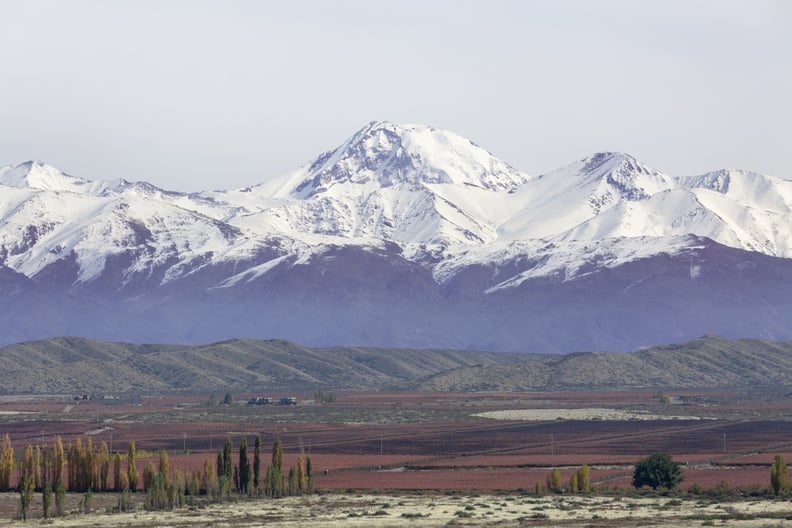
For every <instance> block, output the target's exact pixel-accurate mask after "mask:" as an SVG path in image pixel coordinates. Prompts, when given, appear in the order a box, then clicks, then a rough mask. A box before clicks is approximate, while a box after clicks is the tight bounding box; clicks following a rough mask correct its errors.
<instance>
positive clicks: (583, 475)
mask: <svg viewBox="0 0 792 528" xmlns="http://www.w3.org/2000/svg"><path fill="white" fill-rule="evenodd" d="M575 476H576V477H577V487H578V490H579V491H581V492H583V493H588V492H589V491H591V471H590V470H589V467H588V465H587V464H583V465H582V466H581V467H580V469H578V470H577V473H575Z"/></svg>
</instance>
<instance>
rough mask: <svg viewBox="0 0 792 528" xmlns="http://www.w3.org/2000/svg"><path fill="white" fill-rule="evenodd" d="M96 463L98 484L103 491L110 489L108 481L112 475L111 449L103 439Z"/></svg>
mask: <svg viewBox="0 0 792 528" xmlns="http://www.w3.org/2000/svg"><path fill="white" fill-rule="evenodd" d="M96 465H97V470H98V478H97V485H98V487H99V489H100V490H101V491H107V490H108V489H110V484H109V482H108V480H109V476H110V450H109V449H108V448H107V442H104V441H102V443H101V445H100V446H99V454H98V455H97V457H96Z"/></svg>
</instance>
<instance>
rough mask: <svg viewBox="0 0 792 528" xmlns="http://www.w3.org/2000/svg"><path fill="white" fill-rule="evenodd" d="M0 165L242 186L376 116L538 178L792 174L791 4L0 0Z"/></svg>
mask: <svg viewBox="0 0 792 528" xmlns="http://www.w3.org/2000/svg"><path fill="white" fill-rule="evenodd" d="M0 15H2V27H1V28H0V68H1V69H0V122H1V123H2V127H0V165H15V164H17V163H20V162H23V161H26V160H28V159H39V160H42V161H45V162H47V163H50V164H52V165H55V166H56V167H58V168H60V169H61V170H64V171H65V172H68V173H70V174H74V175H76V176H81V177H84V178H88V179H112V178H119V177H123V178H126V179H128V180H147V181H150V182H152V183H154V184H155V185H158V186H160V187H164V188H167V189H174V190H185V191H195V190H203V189H221V188H238V187H243V186H247V185H252V184H254V183H258V182H261V181H264V180H266V179H267V178H269V177H271V176H276V175H279V174H282V173H284V172H287V171H289V170H292V169H295V168H297V167H299V166H300V165H303V164H305V163H307V162H308V161H310V160H311V159H312V158H314V157H315V156H318V155H319V154H321V153H322V152H324V151H326V150H329V149H331V148H334V147H335V146H337V145H338V144H340V143H341V142H343V141H344V140H345V139H346V138H347V137H348V136H350V135H351V134H352V133H354V132H355V131H356V130H357V129H359V128H361V127H362V126H364V125H365V124H366V123H368V122H369V121H372V120H390V121H394V122H397V123H422V124H428V125H433V126H436V127H439V128H445V129H448V130H451V131H453V132H456V133H458V134H461V135H463V136H466V137H468V138H470V139H472V140H473V141H474V142H476V143H478V144H479V145H481V146H482V147H484V148H486V149H487V150H489V151H491V152H492V153H493V154H495V155H496V156H498V157H499V158H501V159H503V160H504V161H506V162H508V163H510V164H512V165H514V166H515V167H517V168H519V169H521V170H523V171H526V172H528V173H529V174H541V173H542V172H546V171H549V170H552V169H555V168H558V167H560V166H562V165H564V164H566V163H570V162H572V161H575V160H577V159H580V158H582V157H585V156H587V155H589V154H591V153H594V152H596V151H601V150H620V151H625V152H628V153H630V154H632V155H634V156H636V157H637V158H639V159H641V160H642V161H644V162H646V163H648V164H649V165H651V166H653V167H655V168H656V169H658V170H661V171H663V172H666V173H670V174H673V175H687V174H699V173H703V172H706V171H708V170H714V169H718V168H723V167H729V168H748V169H753V170H757V171H760V172H765V173H769V174H774V175H777V176H782V177H785V178H788V179H792V160H791V159H790V153H792V30H790V26H792V2H788V1H785V0H777V1H770V0H766V1H762V0H745V1H742V2H736V1H729V0H711V1H696V0H679V1H674V0H657V1H632V0H624V1H595V0H580V1H563V0H562V1H557V0H554V1H550V0H548V1H533V2H531V1H525V0H513V1H509V0H501V1H498V0H486V1H485V0H479V1H475V2H473V1H462V0H447V1H446V0H434V1H431V0H421V1H412V0H400V1H399V2H390V1H388V2H386V1H375V0H361V1H354V0H337V1H330V0H328V1H325V2H319V1H300V0H289V1H279V2H276V1H272V2H265V1H232V0H231V1H230V0H223V1H220V0H217V1H212V2H208V1H197V0H186V1H159V0H157V1H142V0H135V1H123V0H115V1H99V0H97V1H87V0H52V1H39V0H19V1H16V0H0Z"/></svg>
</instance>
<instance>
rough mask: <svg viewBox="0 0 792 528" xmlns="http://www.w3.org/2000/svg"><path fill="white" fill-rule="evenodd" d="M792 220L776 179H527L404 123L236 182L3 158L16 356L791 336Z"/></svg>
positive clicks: (466, 145) (616, 165) (634, 175)
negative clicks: (138, 349)
mask: <svg viewBox="0 0 792 528" xmlns="http://www.w3.org/2000/svg"><path fill="white" fill-rule="evenodd" d="M221 178H222V175H219V176H218V180H219V181H221ZM790 212H792V182H790V181H787V180H784V179H781V178H778V177H773V176H767V175H762V174H758V173H755V172H750V171H742V170H718V171H714V172H710V173H707V174H703V175H699V176H671V175H667V174H664V173H662V172H660V171H658V170H656V169H653V168H651V167H649V166H647V165H645V164H643V163H641V162H640V161H638V160H637V159H635V158H633V157H631V156H629V155H627V154H623V153H617V152H605V153H597V154H594V155H592V156H589V157H587V158H584V159H582V160H580V161H577V162H574V163H572V164H570V165H567V166H565V167H562V168H560V169H558V170H556V171H553V172H550V173H547V174H543V175H539V176H532V175H528V174H525V173H523V172H521V171H519V170H518V169H516V168H514V167H512V166H510V165H508V164H507V163H505V162H503V161H501V160H499V159H497V158H495V157H494V156H492V155H491V154H490V153H489V152H487V151H486V150H484V149H482V148H481V147H479V146H477V145H476V144H474V143H472V142H471V141H469V140H467V139H465V138H462V137H460V136H458V135H456V134H453V133H451V132H447V131H443V130H438V129H435V128H432V127H427V126H420V125H396V124H393V123H389V122H372V123H370V124H368V125H366V126H365V127H364V128H362V129H361V130H359V131H358V132H356V133H355V134H354V135H352V136H351V137H350V138H349V139H347V140H346V141H345V142H344V143H343V144H341V145H340V146H339V147H337V148H335V149H333V150H330V151H328V152H326V153H324V154H322V155H320V156H319V157H317V158H316V159H315V160H313V161H311V162H310V163H308V164H307V165H305V166H303V167H301V168H300V169H297V170H295V171H293V172H291V173H288V174H285V175H283V176H280V177H275V178H266V179H263V183H259V184H257V185H252V186H250V187H247V188H243V189H236V190H218V191H205V192H199V193H180V192H173V191H168V190H164V189H160V188H157V187H156V186H154V185H152V184H150V183H147V182H129V181H126V180H122V179H116V180H107V181H88V180H85V179H82V178H79V177H76V176H71V175H68V174H65V173H63V172H62V171H60V170H58V169H56V168H54V167H51V166H48V165H46V164H44V163H41V162H38V161H30V162H26V163H22V164H20V165H17V166H8V167H0V308H2V310H3V314H4V315H3V317H2V318H0V343H13V342H20V341H28V340H32V339H39V338H45V337H49V336H57V335H74V336H83V337H89V338H95V339H105V340H114V341H119V340H121V341H132V342H139V343H141V342H148V343H152V342H166V343H208V342H211V341H219V340H223V339H230V338H236V337H247V338H283V339H290V340H294V341H297V342H300V343H303V344H306V345H313V346H335V345H360V346H387V347H413V348H428V347H433V348H456V349H470V350H476V349H477V350H492V351H514V352H537V353H556V352H572V351H580V350H615V351H627V350H633V349H635V348H638V347H643V346H649V345H654V344H658V343H668V342H678V341H683V340H687V339H691V338H694V337H697V336H700V335H703V334H707V333H717V334H720V335H724V336H727V337H733V338H738V337H757V338H764V339H773V340H783V339H790V338H792V309H791V308H792V214H790Z"/></svg>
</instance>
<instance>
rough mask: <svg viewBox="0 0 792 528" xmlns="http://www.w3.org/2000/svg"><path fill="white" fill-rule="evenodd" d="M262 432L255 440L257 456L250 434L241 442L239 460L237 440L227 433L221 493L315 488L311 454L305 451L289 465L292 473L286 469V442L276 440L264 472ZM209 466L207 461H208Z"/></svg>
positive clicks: (272, 493) (220, 458)
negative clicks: (248, 440) (234, 459)
mask: <svg viewBox="0 0 792 528" xmlns="http://www.w3.org/2000/svg"><path fill="white" fill-rule="evenodd" d="M261 448H262V443H261V436H256V440H255V442H254V444H253V460H252V463H251V460H250V455H249V453H248V443H247V438H242V441H241V442H240V444H239V456H238V458H237V463H236V464H234V463H233V460H232V458H233V449H234V447H233V444H232V442H231V437H230V436H226V440H225V444H224V445H223V448H222V449H220V451H218V453H217V463H216V469H217V476H218V478H217V481H218V487H219V488H220V489H219V492H220V495H221V496H223V495H228V494H229V493H230V492H231V491H232V490H233V491H235V492H237V493H241V494H247V495H249V496H262V495H263V496H266V497H276V498H277V497H285V496H287V495H301V494H303V493H305V492H307V491H310V490H312V489H313V469H312V465H311V458H310V457H306V456H305V455H304V454H303V453H302V452H301V453H300V455H299V456H298V457H297V465H296V466H292V467H290V468H289V472H288V476H287V475H286V474H284V472H283V445H282V444H281V441H280V440H276V441H275V443H274V444H273V446H272V459H271V463H270V464H269V465H268V466H267V468H266V470H265V471H264V472H262V464H261ZM204 466H206V464H204Z"/></svg>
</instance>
